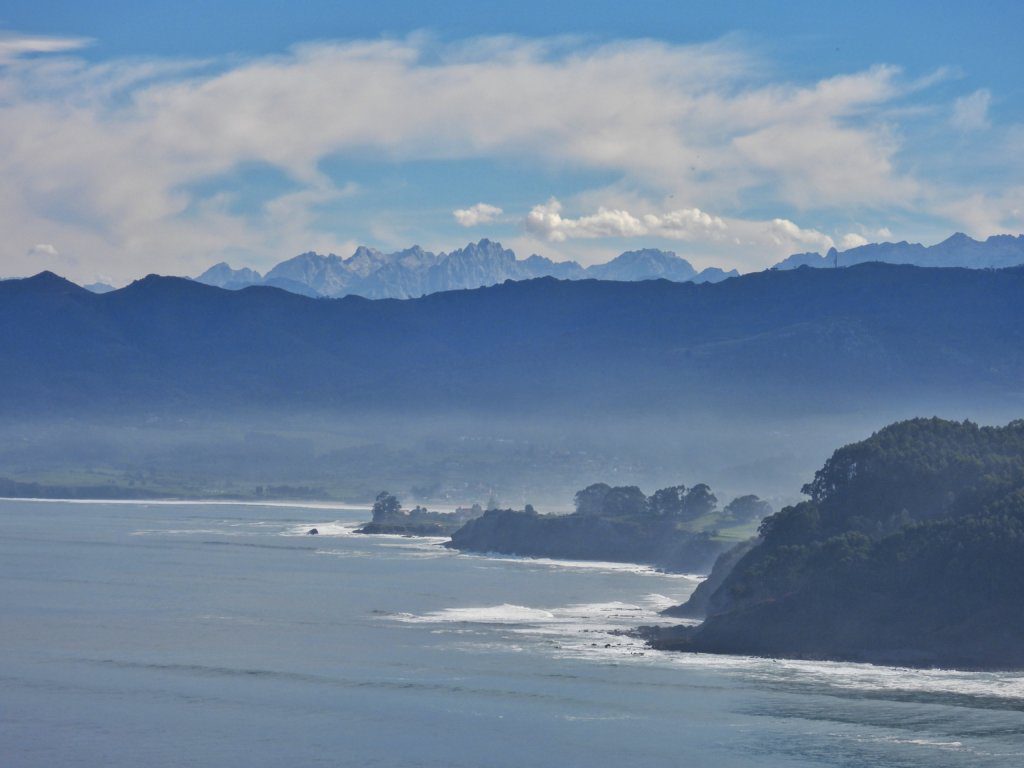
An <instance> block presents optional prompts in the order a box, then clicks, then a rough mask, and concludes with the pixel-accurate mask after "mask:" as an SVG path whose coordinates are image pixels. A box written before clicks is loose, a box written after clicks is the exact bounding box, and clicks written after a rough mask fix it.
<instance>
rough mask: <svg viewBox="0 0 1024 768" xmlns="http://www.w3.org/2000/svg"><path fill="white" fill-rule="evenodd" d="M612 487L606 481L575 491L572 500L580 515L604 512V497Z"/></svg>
mask: <svg viewBox="0 0 1024 768" xmlns="http://www.w3.org/2000/svg"><path fill="white" fill-rule="evenodd" d="M611 489H612V488H611V486H610V485H608V483H594V484H593V485H588V486H587V487H586V488H584V489H583V490H582V491H576V495H575V496H573V499H572V502H573V504H574V505H575V506H576V511H577V512H578V513H579V514H581V515H600V514H603V513H604V499H605V497H606V496H607V495H608V491H610V490H611Z"/></svg>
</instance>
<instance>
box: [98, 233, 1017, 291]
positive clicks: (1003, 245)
mask: <svg viewBox="0 0 1024 768" xmlns="http://www.w3.org/2000/svg"><path fill="white" fill-rule="evenodd" d="M867 262H882V263H887V264H913V265H915V266H920V267H966V268H969V269H998V268H1001V267H1012V266H1017V265H1021V264H1024V235H1018V236H1014V235H996V236H993V237H990V238H988V239H987V240H984V241H978V240H974V239H972V238H970V237H968V236H967V235H965V234H963V233H960V232H958V233H956V234H955V235H953V236H952V237H950V238H948V239H946V240H944V241H943V242H941V243H938V244H937V245H932V246H924V245H921V244H920V243H908V242H905V241H904V242H899V243H870V244H868V245H862V246H858V247H856V248H850V249H849V250H846V251H841V252H840V251H837V250H836V249H835V248H832V249H830V250H829V251H828V252H827V253H826V254H824V255H822V254H820V253H816V252H809V253H796V254H793V255H792V256H789V257H787V258H786V259H784V260H782V261H780V262H779V263H778V264H776V265H775V266H774V267H772V269H775V270H788V269H796V268H798V267H836V266H839V267H849V266H853V265H855V264H864V263H867ZM738 274H739V273H738V272H737V271H736V270H735V269H733V270H729V271H725V270H722V269H719V268H717V267H709V268H707V269H704V270H701V271H698V270H696V269H695V268H694V267H693V265H692V264H690V262H688V261H687V260H686V259H684V258H682V257H681V256H678V255H676V254H675V253H673V252H672V251H661V250H658V249H655V248H645V249H643V250H638V251H627V252H626V253H623V254H621V255H619V256H617V257H616V258H614V259H612V260H611V261H609V262H607V263H605V264H594V265H592V266H589V267H583V266H581V265H580V264H578V263H576V262H575V261H561V262H558V261H552V260H550V259H547V258H545V257H543V256H538V255H536V254H534V255H533V256H530V257H529V258H527V259H517V258H516V255H515V253H513V252H512V251H511V250H508V249H507V248H503V247H502V246H501V244H500V243H496V242H493V241H491V240H486V239H484V240H481V241H479V242H477V243H470V244H468V245H467V246H466V247H465V248H460V249H458V250H454V251H452V252H450V253H431V252H430V251H425V250H423V249H422V248H420V247H419V246H413V247H411V248H407V249H405V250H404V251H396V252H394V253H383V252H382V251H378V250H376V249H374V248H367V247H366V246H360V247H359V248H357V249H356V251H355V253H353V254H352V255H351V256H349V257H348V258H342V257H340V256H336V255H334V254H329V255H327V256H323V255H321V254H318V253H313V252H312V251H310V252H308V253H303V254H300V255H298V256H295V257H294V258H291V259H288V260H287V261H282V262H281V263H280V264H278V265H277V266H276V267H274V268H273V269H271V270H270V271H269V272H267V274H266V275H261V274H260V273H259V272H256V271H255V270H252V269H248V268H245V267H243V268H241V269H233V268H232V267H231V266H229V265H228V264H227V263H225V262H221V263H220V264H215V265H214V266H212V267H210V268H209V269H208V270H206V271H205V272H204V273H203V274H201V275H199V277H197V278H195V279H196V280H197V281H198V282H200V283H205V284H206V285H214V286H217V287H218V288H227V289H230V290H237V289H239V288H246V287H248V286H250V285H270V286H273V287H275V288H283V289H284V290H286V291H291V292H292V293H298V294H301V295H303V296H316V297H329V298H340V297H342V296H349V295H354V296H364V297H366V298H370V299H385V298H390V299H408V298H415V297H418V296H425V295H427V294H430V293H438V292H440V291H451V290H458V289H463V288H483V287H486V286H489V285H497V284H499V283H503V282H505V281H506V280H530V279H533V278H537V277H556V278H559V279H561V280H585V279H588V278H591V279H597V280H618V281H623V282H632V281H637V280H652V279H657V278H663V279H665V280H671V281H672V282H676V283H688V282H692V283H717V282H721V281H722V280H725V279H727V278H730V277H736V276H737V275H738ZM86 287H87V288H89V290H92V291H94V292H96V293H102V292H103V291H104V290H109V289H110V288H109V286H106V285H103V284H100V283H97V284H94V285H90V286H86Z"/></svg>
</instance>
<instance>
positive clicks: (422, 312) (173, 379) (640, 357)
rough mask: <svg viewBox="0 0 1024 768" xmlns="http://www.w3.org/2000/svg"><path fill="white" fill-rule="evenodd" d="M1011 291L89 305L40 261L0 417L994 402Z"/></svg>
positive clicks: (924, 282) (17, 311) (848, 289)
mask: <svg viewBox="0 0 1024 768" xmlns="http://www.w3.org/2000/svg"><path fill="white" fill-rule="evenodd" d="M363 255H364V256H366V257H367V258H368V256H367V255H366V254H363ZM408 258H410V259H414V260H415V259H418V258H421V256H420V255H419V254H416V253H412V254H409V255H408ZM314 263H318V262H314ZM1022 296H1024V268H1013V269H1003V270H967V269H928V268H920V267H913V266H895V265H887V264H862V265H858V266H855V267H851V268H849V269H799V270H790V271H765V272H759V273H755V274H750V275H744V276H741V277H737V278H734V279H731V280H726V281H723V282H721V283H716V284H701V285H696V284H693V283H673V282H668V281H665V280H652V281H644V282H611V281H601V280H583V281H565V280H562V281H560V280H555V279H552V278H539V279H534V280H525V281H517V282H507V283H503V284H501V285H497V286H493V287H489V288H481V289H476V290H462V291H447V292H443V293H434V294H431V295H429V296H426V297H424V298H419V299H410V300H407V301H369V300H367V299H364V298H359V297H355V296H349V297H346V298H343V299H337V300H315V299H310V298H307V297H303V296H298V295H294V294H292V293H289V292H286V291H282V290H277V289H274V288H270V287H265V286H257V287H249V288H246V289H244V290H241V291H226V290H222V289H219V288H215V287H211V286H207V285H203V284H201V283H197V282H195V281H192V280H188V279H184V278H172V277H157V276H150V277H147V278H145V279H142V280H138V281H136V282H135V283H132V284H131V285H130V286H128V287H126V288H122V289H120V290H116V291H112V292H109V293H106V294H102V295H97V294H94V293H90V292H89V291H86V290H85V289H84V288H80V287H78V286H76V285H74V284H73V283H70V282H68V281H66V280H64V279H62V278H59V277H57V276H56V275H53V274H52V273H41V274H40V275H37V276H35V277H32V278H27V279H23V280H6V281H3V282H0V327H2V328H3V329H4V330H3V333H2V334H0V367H2V369H3V370H6V371H12V372H13V371H16V372H17V375H11V376H5V377H0V409H4V410H7V411H10V412H18V413H35V412H44V413H56V412H58V411H60V410H65V411H71V412H75V413H78V412H83V411H87V410H90V409H96V408H101V407H106V408H110V409H116V410H117V411H118V412H123V411H127V410H130V409H136V410H144V411H145V410H151V409H160V408H169V409H172V410H174V409H181V408H189V409H193V410H194V409H214V410H217V411H218V412H222V411H226V410H237V409H243V408H249V409H261V410H264V411H267V412H271V411H272V410H273V409H289V408H306V409H318V408H321V409H330V410H334V411H338V412H359V413H365V412H367V411H372V410H385V411H394V412H417V413H424V412H430V413H441V412H446V411H452V410H458V409H469V410H473V411H479V412H488V413H502V414H510V413H516V412H520V411H533V412H540V411H544V412H548V413H552V414H560V415H564V414H568V413H570V412H573V413H577V414H594V413H603V414H607V413H613V412H620V413H625V412H630V413H634V412H641V411H643V412H648V413H658V414H662V413H669V412H672V413H679V412H680V411H689V410H694V411H695V412H699V410H700V409H701V408H705V407H708V408H712V407H714V408H724V409H727V410H728V411H730V412H739V411H743V412H753V411H757V410H758V409H760V411H761V412H765V411H770V412H773V413H774V412H782V411H786V412H808V411H815V410H816V411H818V412H828V411H834V410H836V409H840V410H841V409H844V408H851V407H853V408H859V407H862V406H863V407H867V406H871V407H873V408H877V407H878V403H893V402H897V401H902V402H911V403H914V404H915V407H917V408H928V407H929V406H928V403H937V402H939V401H940V400H942V399H943V398H945V399H944V400H942V402H947V403H948V402H957V403H980V402H995V401H996V399H999V398H1002V400H1003V401H1004V402H1005V401H1006V398H1010V399H1014V398H1020V397H1021V395H1022V394H1024V385H1022V382H1024V302H1022V301H1021V297H1022ZM1013 401H1014V402H1019V400H1016V399H1014V400H1013Z"/></svg>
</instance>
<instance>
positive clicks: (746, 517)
mask: <svg viewBox="0 0 1024 768" xmlns="http://www.w3.org/2000/svg"><path fill="white" fill-rule="evenodd" d="M724 511H725V514H727V515H728V516H729V517H730V518H731V519H732V520H735V521H736V522H737V523H749V522H751V521H753V520H762V519H764V518H766V517H768V516H769V515H770V514H772V513H773V512H774V510H773V509H772V505H771V504H769V503H768V502H767V501H765V500H764V499H761V498H759V497H757V496H754V495H753V494H749V495H747V496H737V497H736V498H735V499H733V500H732V501H730V502H729V503H728V504H726V505H725V510H724Z"/></svg>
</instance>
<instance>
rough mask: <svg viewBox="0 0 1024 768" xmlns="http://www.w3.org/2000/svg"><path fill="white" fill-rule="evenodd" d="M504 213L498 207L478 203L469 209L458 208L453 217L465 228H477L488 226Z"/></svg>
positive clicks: (453, 212)
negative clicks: (482, 225)
mask: <svg viewBox="0 0 1024 768" xmlns="http://www.w3.org/2000/svg"><path fill="white" fill-rule="evenodd" d="M502 213H504V211H502V210H501V208H499V207H498V206H496V205H488V204H487V203H477V204H476V205H471V206H470V207H469V208H456V209H455V210H454V211H452V216H454V217H455V221H457V222H458V223H459V224H460V225H461V226H463V227H475V226H477V225H478V224H487V223H489V222H492V221H494V220H495V219H496V218H498V217H499V216H500V215H501V214H502Z"/></svg>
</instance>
